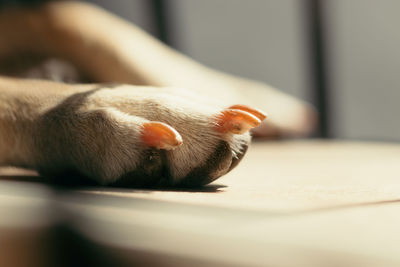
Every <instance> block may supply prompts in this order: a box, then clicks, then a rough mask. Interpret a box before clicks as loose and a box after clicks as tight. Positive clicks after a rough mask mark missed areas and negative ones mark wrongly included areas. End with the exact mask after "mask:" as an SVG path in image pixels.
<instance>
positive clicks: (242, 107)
mask: <svg viewBox="0 0 400 267" xmlns="http://www.w3.org/2000/svg"><path fill="white" fill-rule="evenodd" d="M229 108H230V109H240V110H243V111H246V112H248V113H251V114H253V115H254V116H256V117H257V118H259V119H260V120H261V121H263V120H265V119H266V118H267V114H265V112H264V111H261V110H259V109H256V108H251V107H249V106H246V105H233V106H230V107H229Z"/></svg>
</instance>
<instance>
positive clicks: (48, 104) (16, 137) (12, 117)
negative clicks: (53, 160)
mask: <svg viewBox="0 0 400 267" xmlns="http://www.w3.org/2000/svg"><path fill="white" fill-rule="evenodd" d="M92 86H93V85H92ZM81 87H82V89H85V88H86V87H87V88H89V87H90V86H89V85H87V86H81ZM75 91H76V89H75V88H73V87H72V86H69V85H66V84H59V83H52V82H47V81H40V80H22V79H13V78H7V77H1V76H0V165H3V166H4V165H12V166H19V167H28V168H35V159H36V158H37V157H38V151H37V149H36V148H35V136H36V132H37V122H38V119H39V118H40V117H41V116H42V115H43V114H44V113H45V112H47V111H48V110H49V109H51V108H52V107H54V106H56V105H57V104H59V103H60V102H61V101H63V99H65V98H66V97H67V96H68V95H71V93H73V92H75Z"/></svg>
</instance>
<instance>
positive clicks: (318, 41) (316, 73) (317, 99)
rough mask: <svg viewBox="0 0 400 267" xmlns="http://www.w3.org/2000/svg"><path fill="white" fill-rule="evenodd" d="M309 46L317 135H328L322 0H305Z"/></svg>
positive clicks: (328, 122) (327, 92) (327, 91)
mask: <svg viewBox="0 0 400 267" xmlns="http://www.w3.org/2000/svg"><path fill="white" fill-rule="evenodd" d="M306 3H307V4H306V5H305V8H306V12H307V20H308V33H309V47H310V53H309V55H310V61H311V62H310V68H311V70H310V74H311V82H312V87H313V98H314V104H315V105H316V107H317V109H318V111H319V115H320V121H319V133H318V136H319V137H323V138H329V137H330V120H329V118H330V116H329V115H330V114H329V104H330V101H331V100H330V99H329V89H330V86H329V81H328V75H327V57H326V52H327V49H326V34H327V33H326V31H325V27H324V26H325V25H324V12H323V3H324V1H323V0H306Z"/></svg>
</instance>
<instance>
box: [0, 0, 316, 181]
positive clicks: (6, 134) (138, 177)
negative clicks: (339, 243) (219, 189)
mask: <svg viewBox="0 0 400 267" xmlns="http://www.w3.org/2000/svg"><path fill="white" fill-rule="evenodd" d="M0 33H1V36H0V61H1V62H2V63H1V64H0V71H1V72H2V73H3V74H5V75H8V76H19V77H21V76H24V77H30V78H49V79H52V80H57V81H59V82H50V81H44V80H30V79H21V78H7V77H5V76H3V77H0V164H3V165H15V166H22V167H29V168H35V169H37V170H39V172H41V173H42V174H45V175H47V176H53V177H56V176H57V175H55V174H59V173H71V172H73V173H79V174H80V175H83V176H85V177H89V178H91V179H92V180H95V181H96V182H98V183H101V184H115V183H116V184H124V185H125V184H126V185H200V184H205V183H209V182H211V181H212V180H214V179H216V178H218V177H220V176H221V175H223V174H225V173H226V172H228V171H229V170H231V169H232V168H233V167H234V166H235V165H236V164H237V163H238V162H239V160H240V159H241V158H242V156H243V154H244V152H245V151H246V149H247V146H248V144H249V142H250V136H249V134H248V133H246V132H245V131H243V129H242V128H243V127H244V128H246V127H247V126H248V124H249V123H250V122H251V123H253V122H255V121H257V119H260V120H262V119H263V115H260V114H259V113H257V111H256V110H254V109H248V108H247V107H243V106H235V108H233V109H229V110H228V111H229V112H228V111H227V110H226V109H224V107H227V106H229V105H231V104H235V103H236V101H237V99H240V96H239V95H240V92H241V90H242V89H243V88H242V87H248V88H247V89H248V92H250V93H251V92H252V90H253V91H254V92H257V90H260V89H259V88H260V87H262V90H266V89H265V88H264V87H265V86H264V85H261V84H258V83H256V82H251V81H246V80H241V79H238V78H233V77H230V76H227V75H224V74H222V73H219V72H216V71H212V70H210V69H208V68H206V67H203V66H201V65H199V64H197V63H195V62H193V61H191V60H190V59H188V58H186V57H184V56H182V55H180V54H178V53H177V52H175V51H173V50H171V49H170V48H168V47H166V46H164V45H162V44H161V43H159V42H156V41H155V40H154V39H152V38H151V37H149V36H148V35H146V34H145V33H143V32H142V31H140V30H139V29H137V28H136V27H134V26H133V25H130V24H128V23H126V22H124V21H122V20H120V19H118V18H116V17H115V16H112V15H110V14H108V13H107V12H105V11H103V10H101V9H98V8H96V7H93V6H90V5H88V4H83V3H77V2H56V3H51V4H47V5H44V6H41V7H39V8H30V9H16V10H8V11H6V12H3V13H2V14H1V15H0ZM82 81H84V82H87V81H91V82H101V83H91V84H80V83H77V84H68V83H64V82H82ZM104 82H118V83H125V84H137V85H117V84H102V83H104ZM140 85H146V86H140ZM182 88H185V89H182ZM216 88H218V90H219V91H216V90H215V89H216ZM189 90H190V91H189ZM265 92H267V94H268V91H267V90H266V91H265ZM265 92H264V94H265ZM253 94H256V93H253ZM274 94H275V93H274ZM278 98H279V99H280V101H276V97H275V101H273V99H271V100H270V101H269V102H268V100H267V99H268V97H267V98H263V99H260V100H259V101H260V103H261V105H260V106H264V105H265V103H266V102H267V103H268V104H269V105H270V106H271V108H272V109H273V106H274V105H275V106H276V105H277V104H276V102H279V105H285V104H289V106H290V104H293V103H295V101H294V100H292V99H290V98H288V97H285V96H282V95H279V97H278ZM261 101H263V102H261ZM244 102H246V101H244ZM295 104H296V105H297V106H296V108H297V109H299V106H300V105H299V104H297V103H295ZM292 106H293V105H292ZM296 108H295V109H294V110H293V111H294V112H296V111H295V110H296ZM303 109H304V108H303ZM232 110H233V111H232ZM232 112H233V113H232ZM228 113H229V114H228ZM232 114H233V115H232ZM238 114H239V115H238ZM243 116H244V117H243ZM246 116H247V117H246ZM243 118H245V119H243ZM246 118H247V119H246ZM252 120H254V121H252ZM153 122H162V123H164V124H166V125H164V124H154V123H153ZM152 123H153V124H152ZM226 123H228V124H226ZM246 123H247V124H246ZM222 124H223V125H225V126H221V125H222ZM146 125H150V126H149V127H148V128H146V127H144V126H146ZM154 125H155V126H154ZM226 125H228V126H226ZM229 125H230V126H229ZM232 125H233V126H232ZM276 125H277V126H276ZM276 125H273V124H271V125H269V126H268V127H264V128H265V129H264V132H266V133H268V131H269V133H271V132H276V131H277V129H278V128H279V127H280V125H279V123H277V124H276ZM254 126H255V124H254ZM160 127H161V128H160ZM163 127H164V128H163ZM165 127H166V128H165ZM168 127H172V130H171V129H169V128H168ZM224 127H225V128H224ZM226 127H228V128H229V127H230V128H229V129H228V128H226ZM290 127H293V126H291V125H290V126H289V128H288V129H289V132H290ZM248 128H249V127H248ZM160 129H162V132H159V131H161V130H160ZM165 129H166V130H165ZM174 129H175V130H176V131H177V132H178V133H175V132H174ZM246 129H247V128H246ZM164 130H165V131H167V132H165V131H164ZM157 131H158V132H157ZM300 131H308V129H302V130H300ZM154 133H156V135H154ZM171 134H172V135H174V134H175V136H174V137H171ZM144 135H146V136H147V137H148V136H150V137H148V138H147V139H146V138H144V137H143V136H144ZM160 135H161V137H162V138H164V137H165V138H167V139H162V140H161V141H160V140H159V139H157V140H156V141H157V142H158V143H154V142H155V141H154V138H159V137H160ZM146 136H145V137H146ZM154 136H156V137H154ZM161 137H160V138H161ZM181 137H182V139H183V142H181V140H180V139H179V138H181ZM149 138H150V139H149ZM168 138H169V139H168ZM171 138H172V139H171ZM173 138H175V139H173ZM148 140H150V141H148ZM152 140H153V141H152ZM171 140H173V141H174V142H175V143H168V142H172V141H171ZM146 142H147V143H146ZM152 142H153V143H152ZM181 143H182V144H181Z"/></svg>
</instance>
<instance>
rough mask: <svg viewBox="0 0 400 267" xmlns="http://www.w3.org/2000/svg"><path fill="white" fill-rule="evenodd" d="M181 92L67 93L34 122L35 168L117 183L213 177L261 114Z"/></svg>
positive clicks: (242, 145) (192, 181) (240, 149)
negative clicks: (210, 102) (210, 101)
mask: <svg viewBox="0 0 400 267" xmlns="http://www.w3.org/2000/svg"><path fill="white" fill-rule="evenodd" d="M181 92H182V90H179V89H174V88H161V89H160V88H153V87H140V86H128V85H118V86H114V87H113V88H111V87H99V88H97V89H94V90H91V91H85V92H80V93H76V94H74V95H72V96H70V97H68V98H67V99H65V100H64V101H62V102H61V103H60V104H58V105H57V106H56V107H54V108H53V109H51V110H49V111H47V112H46V113H45V114H44V115H43V116H41V118H40V119H39V122H38V124H37V131H36V136H35V144H36V150H37V157H36V162H35V165H36V168H37V169H38V170H39V171H40V172H41V173H42V174H44V175H47V176H54V177H57V176H58V174H60V173H66V172H67V173H70V172H71V171H72V172H74V173H79V174H81V175H83V176H85V177H89V178H91V179H93V180H95V181H96V182H98V183H100V184H116V185H123V186H199V185H204V184H207V183H210V182H212V181H213V180H215V179H217V178H218V177H220V176H222V175H224V174H225V173H227V172H228V171H230V170H231V169H232V168H233V167H235V166H236V165H237V164H238V162H239V161H240V160H241V158H242V157H243V155H244V153H245V152H246V149H247V146H248V145H249V142H250V135H249V133H248V130H249V129H250V128H253V127H256V126H258V125H259V124H260V123H261V121H262V120H263V119H265V115H264V114H263V113H262V112H260V111H258V110H255V109H252V108H249V107H246V106H242V105H235V106H232V107H230V108H222V107H220V106H219V105H216V104H215V105H214V104H212V105H211V104H209V103H207V101H205V100H204V99H203V100H201V99H200V98H198V97H197V96H192V95H186V94H185V93H181Z"/></svg>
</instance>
